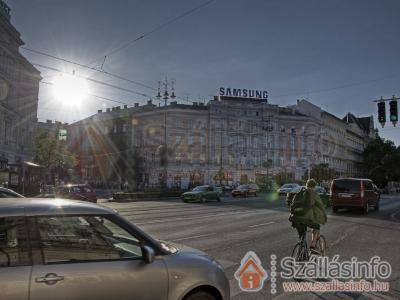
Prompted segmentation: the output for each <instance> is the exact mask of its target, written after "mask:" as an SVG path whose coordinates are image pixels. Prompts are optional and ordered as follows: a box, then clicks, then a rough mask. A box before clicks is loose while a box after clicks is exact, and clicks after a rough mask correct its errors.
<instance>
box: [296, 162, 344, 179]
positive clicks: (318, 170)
mask: <svg viewBox="0 0 400 300" xmlns="http://www.w3.org/2000/svg"><path fill="white" fill-rule="evenodd" d="M335 176H336V172H335V170H334V169H332V168H329V164H318V165H313V166H312V167H311V171H310V178H313V179H314V180H315V181H317V182H322V181H326V180H332V179H333V178H334V177H335ZM307 179H308V170H306V171H305V173H304V175H303V180H307Z"/></svg>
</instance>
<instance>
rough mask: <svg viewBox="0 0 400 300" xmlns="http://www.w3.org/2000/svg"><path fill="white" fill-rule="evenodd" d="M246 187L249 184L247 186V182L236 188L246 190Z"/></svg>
mask: <svg viewBox="0 0 400 300" xmlns="http://www.w3.org/2000/svg"><path fill="white" fill-rule="evenodd" d="M248 188H249V186H248V185H247V184H243V185H239V186H238V187H237V189H238V190H246V189H248Z"/></svg>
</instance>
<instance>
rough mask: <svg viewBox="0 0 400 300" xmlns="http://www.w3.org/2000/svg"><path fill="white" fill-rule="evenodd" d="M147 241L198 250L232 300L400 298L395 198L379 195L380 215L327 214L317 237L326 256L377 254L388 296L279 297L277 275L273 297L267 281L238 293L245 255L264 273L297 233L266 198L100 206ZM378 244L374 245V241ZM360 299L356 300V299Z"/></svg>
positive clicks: (278, 204) (399, 210) (399, 219)
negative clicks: (219, 273)
mask: <svg viewBox="0 0 400 300" xmlns="http://www.w3.org/2000/svg"><path fill="white" fill-rule="evenodd" d="M102 204H103V205H106V206H109V207H112V208H113V209H116V210H118V212H119V213H120V214H121V215H123V216H124V217H125V218H127V219H128V220H129V221H131V222H132V223H134V224H136V225H138V226H139V227H141V228H142V229H144V230H145V231H146V232H148V233H149V234H151V235H152V236H154V237H156V238H158V239H161V240H167V241H171V242H175V243H178V244H184V245H187V246H190V247H194V248H197V249H200V250H202V251H205V252H207V253H208V254H210V255H211V256H213V257H214V258H216V259H217V260H218V261H219V262H220V263H221V264H222V265H223V267H224V269H225V271H226V273H227V276H228V278H229V279H230V285H231V298H232V299H292V298H295V299H327V297H328V296H335V297H338V298H340V299H356V298H357V299H368V298H371V299H378V298H379V299H398V298H399V297H400V278H399V276H400V269H399V265H400V257H399V256H398V251H399V249H400V196H393V195H390V196H388V195H387V196H385V195H384V196H382V199H381V207H380V211H379V212H372V211H371V212H370V213H369V214H367V215H362V214H361V213H360V212H357V211H345V210H343V211H340V212H339V213H338V214H332V213H331V212H330V210H328V211H329V216H328V223H327V224H326V225H325V226H323V227H322V229H321V232H322V233H323V234H324V235H325V237H326V238H327V241H328V256H330V257H331V256H333V255H335V254H339V255H340V259H350V258H351V257H353V256H355V257H357V258H358V259H359V260H369V259H370V258H371V257H372V256H374V255H378V256H380V257H381V258H382V260H387V261H388V262H389V263H390V264H391V266H392V276H391V278H390V279H389V281H390V292H389V293H388V294H382V293H379V294H377V293H375V294H373V293H369V294H368V293H367V294H364V295H363V296H361V295H360V294H357V293H348V292H346V293H340V292H336V293H331V294H329V293H322V294H313V293H296V294H288V293H285V294H283V293H282V286H281V284H280V282H281V279H280V278H279V276H278V278H277V279H278V281H277V283H278V290H277V294H275V295H271V293H270V289H269V282H268V280H267V282H266V284H265V285H264V289H263V290H262V291H260V292H258V293H247V292H242V291H241V290H240V288H239V286H238V282H237V280H236V279H235V278H234V273H235V271H236V270H237V268H238V267H239V265H240V261H241V259H242V258H243V256H244V255H245V253H246V252H247V251H250V250H252V251H254V252H255V253H256V254H257V255H258V256H259V257H260V259H261V261H262V262H263V267H264V268H265V269H266V270H267V272H268V271H269V268H270V265H269V262H270V255H272V254H275V255H277V257H278V259H279V258H282V257H284V256H290V255H291V251H292V248H293V246H294V245H295V243H296V242H297V239H298V238H297V233H296V231H295V230H294V229H293V228H292V227H291V225H290V222H289V221H288V216H289V213H288V209H287V208H286V207H285V199H284V197H279V198H277V199H275V200H271V199H268V197H267V196H266V195H259V196H258V197H251V198H231V197H224V198H223V199H222V202H220V203H218V202H207V203H182V202H181V201H180V200H159V201H139V202H128V203H115V202H103V203H102ZM378 240H379V242H378ZM360 297H361V298H360Z"/></svg>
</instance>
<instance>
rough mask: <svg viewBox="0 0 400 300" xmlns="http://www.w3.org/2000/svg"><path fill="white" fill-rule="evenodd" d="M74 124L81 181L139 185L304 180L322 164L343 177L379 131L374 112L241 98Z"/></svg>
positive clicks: (108, 114)
mask: <svg viewBox="0 0 400 300" xmlns="http://www.w3.org/2000/svg"><path fill="white" fill-rule="evenodd" d="M367 119H368V122H367ZM360 120H361V121H360ZM366 127H368V130H367V129H366ZM68 130H69V145H70V147H71V150H72V151H73V152H74V153H76V154H77V155H78V158H79V161H80V165H79V167H78V172H79V174H80V175H81V177H82V179H83V180H86V181H89V182H92V183H103V184H105V183H110V182H114V183H116V184H122V183H125V182H128V183H129V184H130V183H131V182H132V179H133V178H135V180H134V181H135V183H136V184H137V187H140V188H156V187H160V186H167V187H169V188H172V187H177V188H189V187H191V186H193V185H196V184H203V183H208V184H233V183H237V182H243V181H253V182H254V181H256V178H257V176H267V177H272V176H274V175H277V174H279V173H284V174H289V176H290V179H292V180H300V179H301V178H302V177H303V176H304V174H305V173H306V172H307V170H308V169H309V168H310V167H311V166H312V165H313V164H319V163H326V164H328V165H329V166H330V167H331V168H333V169H334V170H335V172H336V175H337V176H356V175H360V174H359V172H360V168H359V167H360V165H359V163H360V162H361V153H362V149H363V147H365V145H366V144H367V143H368V141H369V139H371V138H373V137H374V133H375V131H374V129H373V123H372V118H356V117H354V115H352V114H349V116H346V117H345V118H344V119H340V118H338V117H336V116H334V115H332V114H330V113H328V112H326V111H324V110H322V109H321V108H320V107H318V106H316V105H314V104H312V103H310V102H308V101H306V100H301V101H298V102H297V103H296V104H295V105H292V106H288V107H280V106H278V105H273V104H270V103H268V102H267V101H265V100H263V99H249V98H241V97H215V98H214V99H213V100H210V101H209V102H208V103H207V104H203V103H196V102H194V103H193V104H192V105H188V104H178V103H177V102H175V101H173V102H171V103H170V104H169V105H167V106H156V105H154V104H153V103H152V102H151V101H149V102H148V103H147V104H146V105H141V106H140V105H139V104H135V106H134V107H130V108H128V107H127V106H125V107H124V108H121V107H114V108H112V109H107V110H106V111H98V113H97V114H96V115H93V116H91V117H89V118H87V119H85V120H82V121H79V122H76V123H74V124H71V125H70V126H69V129H68ZM355 147H360V148H355Z"/></svg>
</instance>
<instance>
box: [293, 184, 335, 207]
mask: <svg viewBox="0 0 400 300" xmlns="http://www.w3.org/2000/svg"><path fill="white" fill-rule="evenodd" d="M303 188H304V189H305V188H306V187H305V186H304V185H299V186H297V187H295V188H293V189H292V190H291V191H290V192H289V193H287V194H286V206H290V204H291V203H292V201H293V198H294V196H295V195H296V194H297V193H298V192H300V191H301V189H303ZM315 191H316V192H317V194H318V195H319V197H320V198H321V201H322V203H324V205H325V206H326V207H330V206H331V204H330V195H329V194H328V193H327V192H326V189H325V188H324V187H322V186H316V187H315Z"/></svg>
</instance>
